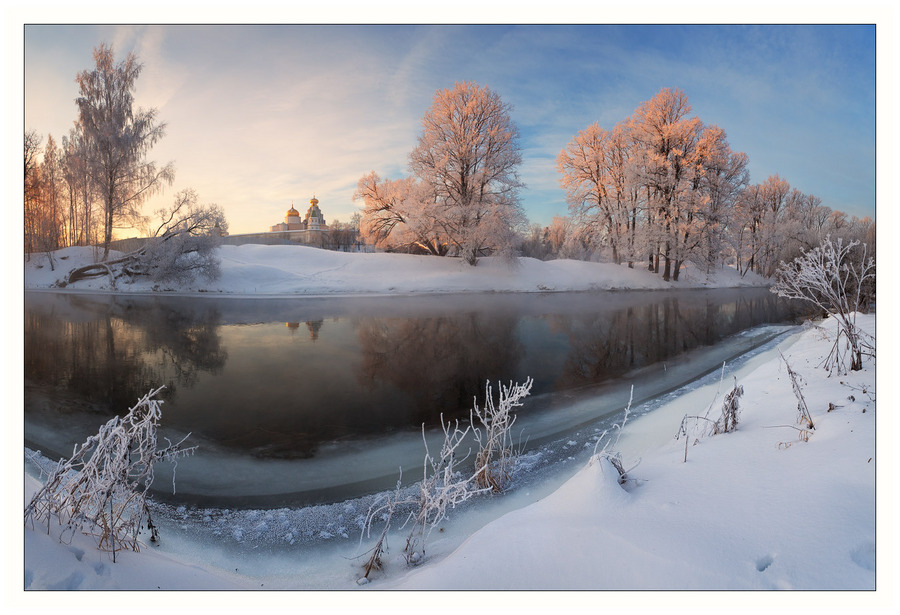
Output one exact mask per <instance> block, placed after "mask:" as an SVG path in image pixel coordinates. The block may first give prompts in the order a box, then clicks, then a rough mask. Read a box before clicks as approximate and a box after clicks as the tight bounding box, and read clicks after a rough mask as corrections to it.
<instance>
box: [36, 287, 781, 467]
mask: <svg viewBox="0 0 900 615" xmlns="http://www.w3.org/2000/svg"><path fill="white" fill-rule="evenodd" d="M793 316H794V312H793V311H792V309H791V308H790V307H789V306H788V305H787V304H785V303H784V302H783V301H781V300H779V299H778V298H777V297H775V296H774V295H772V294H770V293H769V292H767V291H766V290H765V289H756V290H743V291H691V292H683V293H666V294H662V293H636V292H635V293H599V294H588V293H585V294H567V295H563V294H557V295H545V296H541V295H480V296H441V297H401V298H368V299H365V298H332V299H295V300H294V299H292V300H244V299H235V298H230V299H206V298H177V297H169V298H166V297H124V298H123V297H102V296H89V295H85V296H81V295H74V294H62V293H26V313H25V379H26V387H25V388H26V395H25V414H26V433H25V436H26V440H29V441H33V444H34V445H36V446H41V447H44V448H45V449H49V450H54V451H55V452H57V453H60V452H62V453H64V452H65V451H66V450H71V445H72V444H74V443H75V442H79V441H82V440H83V439H84V438H85V437H87V436H88V435H90V434H91V433H94V432H95V431H96V428H97V427H98V426H99V424H100V423H101V422H102V420H105V418H101V416H100V415H102V417H108V416H112V415H114V414H121V413H123V412H124V411H125V410H126V409H127V408H128V407H129V406H131V405H133V403H134V401H135V400H136V399H137V398H138V397H140V396H141V395H143V394H144V393H145V392H146V391H148V390H149V389H151V388H155V387H159V386H160V385H166V390H165V400H166V406H165V407H164V412H163V424H164V427H166V428H167V429H171V430H175V431H179V432H192V433H194V434H195V435H196V436H197V437H199V438H202V439H203V440H204V441H205V442H207V443H209V444H208V446H213V447H217V448H221V449H223V450H231V451H235V452H237V453H238V454H243V455H252V456H254V457H257V458H263V459H304V458H309V457H312V456H314V455H316V454H317V451H318V450H319V448H320V447H321V446H323V444H324V443H327V442H334V441H336V440H343V441H348V440H361V439H365V438H367V437H371V436H379V435H383V434H385V433H390V432H397V431H402V430H410V431H418V430H419V428H420V426H421V424H422V423H426V424H427V425H436V424H437V422H438V420H439V417H440V416H441V415H443V416H444V418H445V419H447V418H454V417H467V416H468V409H469V408H470V407H471V405H472V401H473V398H474V397H475V396H479V397H480V396H481V395H482V394H483V391H484V383H485V380H487V379H490V380H491V381H494V382H496V381H498V380H499V381H503V382H508V381H510V380H514V381H523V380H524V379H525V378H526V377H527V376H531V377H532V378H534V381H535V387H534V389H533V394H534V395H535V397H537V396H540V395H541V394H544V393H549V394H553V393H555V392H559V391H568V390H571V389H576V388H579V387H585V386H590V385H594V384H597V383H600V382H604V381H609V380H613V379H616V378H620V377H622V376H624V375H626V374H627V373H628V372H629V371H631V370H634V369H637V368H640V367H643V366H646V365H651V364H654V363H659V362H667V361H677V357H678V355H679V354H680V353H682V352H685V351H687V350H690V349H692V348H696V347H698V346H707V345H712V344H715V343H717V342H718V341H719V340H721V339H722V338H724V337H726V336H729V335H732V334H734V333H737V332H739V331H741V330H743V329H746V328H748V327H751V326H754V325H757V324H761V323H767V322H784V321H786V320H789V319H791V318H792V317H793ZM304 329H305V330H304ZM548 407H549V406H548ZM526 411H528V412H541V408H540V407H535V406H534V405H532V406H531V407H529V408H528V409H527V410H526ZM547 411H549V410H547ZM60 449H61V450H60Z"/></svg>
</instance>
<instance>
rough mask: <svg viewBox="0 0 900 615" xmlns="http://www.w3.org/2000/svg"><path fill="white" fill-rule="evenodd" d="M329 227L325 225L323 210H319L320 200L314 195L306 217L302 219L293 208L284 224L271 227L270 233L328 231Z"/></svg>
mask: <svg viewBox="0 0 900 615" xmlns="http://www.w3.org/2000/svg"><path fill="white" fill-rule="evenodd" d="M327 230H328V226H327V225H326V224H325V217H324V216H322V210H321V209H319V199H317V198H316V197H315V195H313V198H311V199H310V200H309V209H308V210H306V217H304V218H302V219H301V218H300V212H299V211H297V210H296V209H294V204H293V203H291V208H290V209H289V210H287V213H286V214H285V215H284V222H279V223H278V224H276V225H274V226H271V227H269V231H270V232H273V233H274V232H278V231H327Z"/></svg>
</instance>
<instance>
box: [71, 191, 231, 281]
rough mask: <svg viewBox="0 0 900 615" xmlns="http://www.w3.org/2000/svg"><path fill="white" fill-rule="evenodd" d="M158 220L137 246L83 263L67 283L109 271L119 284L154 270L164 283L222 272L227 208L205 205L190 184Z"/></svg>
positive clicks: (159, 213)
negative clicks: (109, 257) (220, 251)
mask: <svg viewBox="0 0 900 615" xmlns="http://www.w3.org/2000/svg"><path fill="white" fill-rule="evenodd" d="M156 214H157V217H158V218H159V220H158V222H157V226H156V227H155V228H154V229H152V230H151V233H150V235H151V236H150V238H149V239H148V240H147V241H146V242H145V243H144V244H143V245H142V246H141V247H140V248H138V249H137V250H135V251H133V252H129V253H128V254H125V255H123V256H121V257H119V258H116V259H113V260H109V261H105V262H100V263H93V264H90V265H85V266H82V267H77V268H75V269H73V270H72V271H70V272H69V273H68V275H67V276H66V278H65V280H64V281H63V282H62V283H61V284H62V286H66V285H68V284H71V283H73V282H77V281H79V280H82V279H86V278H91V277H98V276H104V275H108V276H109V277H110V280H111V282H112V284H113V285H114V286H115V284H116V282H117V280H119V279H120V278H123V277H125V278H127V279H128V280H133V279H134V278H135V277H136V276H148V277H149V278H150V279H152V280H153V281H154V282H159V283H166V282H172V283H185V282H188V281H190V280H191V279H193V278H195V277H201V278H203V279H206V280H209V281H213V280H216V279H218V277H219V275H220V273H221V272H220V268H219V257H218V253H217V251H216V248H218V247H219V246H220V245H221V243H222V236H223V235H224V234H225V232H227V230H228V222H227V221H226V220H225V214H224V212H223V211H222V209H221V208H220V207H219V206H218V205H216V204H209V205H200V204H199V203H198V198H197V193H196V192H195V191H194V190H193V189H191V188H187V189H185V190H181V191H180V192H178V193H177V194H176V195H175V200H174V202H173V205H172V207H171V208H169V209H160V210H158V211H157V212H156Z"/></svg>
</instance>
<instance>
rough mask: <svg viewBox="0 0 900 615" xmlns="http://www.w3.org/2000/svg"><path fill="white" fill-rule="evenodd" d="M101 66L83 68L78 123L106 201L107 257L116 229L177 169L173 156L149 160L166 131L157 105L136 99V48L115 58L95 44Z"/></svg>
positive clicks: (132, 218) (171, 178)
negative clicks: (148, 105)
mask: <svg viewBox="0 0 900 615" xmlns="http://www.w3.org/2000/svg"><path fill="white" fill-rule="evenodd" d="M94 61H95V63H96V67H95V68H94V69H93V70H85V71H82V72H81V73H79V74H78V76H77V78H76V80H75V81H76V83H78V87H79V92H80V96H79V97H78V98H77V99H76V102H77V104H78V111H79V119H78V122H79V126H80V128H81V130H82V131H83V132H84V136H85V139H86V143H87V150H88V165H89V169H90V174H91V178H92V180H93V182H94V184H95V185H96V186H97V189H98V192H99V193H100V195H101V201H102V203H103V260H106V259H107V257H108V256H109V243H110V241H111V240H112V233H113V229H114V228H115V227H116V226H117V225H119V224H121V223H123V222H128V223H132V222H134V221H137V220H139V219H140V218H141V209H140V207H141V205H142V203H143V202H144V201H145V200H146V199H147V198H148V197H149V196H151V195H152V194H154V193H156V192H158V191H160V190H161V189H162V188H163V187H164V186H165V185H167V184H168V185H171V183H172V182H173V181H174V177H175V169H174V166H173V164H172V163H171V162H170V163H168V164H166V165H165V166H163V167H161V168H160V167H157V165H156V163H155V162H152V161H149V160H147V155H148V154H149V152H150V150H151V149H152V148H153V146H154V145H155V144H156V143H157V142H158V141H159V140H160V139H162V137H163V136H164V135H165V128H166V125H165V123H161V122H159V121H158V120H157V110H156V109H152V108H151V109H143V108H140V107H137V108H136V107H135V105H134V88H135V82H136V81H137V78H138V76H139V75H140V73H141V70H142V68H143V65H142V64H141V63H140V62H138V60H137V58H136V57H135V55H134V54H133V53H129V54H128V55H127V56H126V57H125V59H124V60H122V61H120V62H118V63H116V62H115V59H114V57H113V50H112V48H110V47H107V46H106V45H105V44H101V45H100V46H99V47H97V48H96V49H94Z"/></svg>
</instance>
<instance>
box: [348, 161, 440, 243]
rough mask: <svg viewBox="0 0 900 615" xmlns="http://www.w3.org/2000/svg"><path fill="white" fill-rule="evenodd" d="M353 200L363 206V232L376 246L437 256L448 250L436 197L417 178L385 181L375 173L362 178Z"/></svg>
mask: <svg viewBox="0 0 900 615" xmlns="http://www.w3.org/2000/svg"><path fill="white" fill-rule="evenodd" d="M354 199H356V200H361V201H362V202H363V205H364V209H363V213H362V217H361V220H360V231H361V233H362V235H363V237H365V238H366V240H367V241H370V242H372V243H373V244H374V245H376V246H378V247H380V248H385V249H389V250H395V251H399V250H405V251H421V252H425V253H427V254H433V255H435V256H445V255H446V254H447V252H448V251H449V249H450V245H449V241H448V238H447V235H446V233H445V232H444V228H443V226H442V225H441V223H440V211H439V210H438V208H437V207H436V204H435V201H434V196H433V194H432V192H431V191H430V190H429V189H428V187H427V186H424V185H423V184H422V183H421V182H419V181H417V180H416V179H415V178H414V177H404V178H403V179H397V180H394V179H384V180H383V179H381V178H380V177H379V176H378V174H376V173H375V172H374V171H373V172H371V173H368V174H366V175H364V176H363V177H362V178H360V180H359V183H358V184H357V187H356V193H355V194H354Z"/></svg>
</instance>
